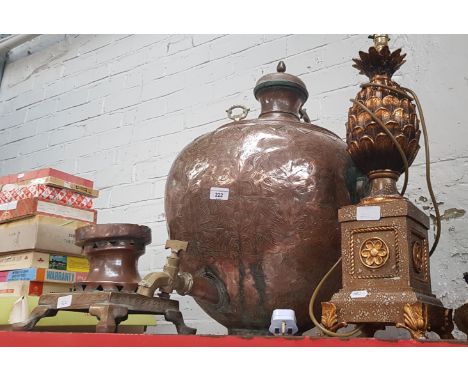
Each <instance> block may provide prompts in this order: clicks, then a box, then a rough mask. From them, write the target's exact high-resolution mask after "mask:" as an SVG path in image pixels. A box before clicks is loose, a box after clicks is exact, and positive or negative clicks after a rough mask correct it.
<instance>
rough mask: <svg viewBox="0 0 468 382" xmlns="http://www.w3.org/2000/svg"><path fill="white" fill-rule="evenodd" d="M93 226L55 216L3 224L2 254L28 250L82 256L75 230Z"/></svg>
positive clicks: (0, 228) (0, 229) (1, 232)
mask: <svg viewBox="0 0 468 382" xmlns="http://www.w3.org/2000/svg"><path fill="white" fill-rule="evenodd" d="M88 224H89V223H85V222H81V221H76V220H70V219H65V218H59V217H53V216H41V215H37V216H33V217H30V218H27V219H21V220H17V221H13V222H9V223H3V224H1V225H0V253H3V254H5V253H12V252H19V251H27V250H36V251H42V252H52V253H58V254H67V255H78V256H79V255H81V247H78V246H76V245H75V230H76V229H77V228H79V227H83V226H86V225H88Z"/></svg>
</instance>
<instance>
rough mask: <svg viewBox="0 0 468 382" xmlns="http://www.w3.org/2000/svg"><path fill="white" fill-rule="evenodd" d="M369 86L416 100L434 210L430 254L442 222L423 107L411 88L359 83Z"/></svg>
mask: <svg viewBox="0 0 468 382" xmlns="http://www.w3.org/2000/svg"><path fill="white" fill-rule="evenodd" d="M370 86H375V87H381V88H385V89H388V90H391V91H393V92H395V93H399V94H402V95H404V96H405V97H407V98H409V99H410V100H414V101H415V102H416V106H417V108H418V113H419V119H420V120H421V127H422V132H423V138H424V156H425V159H426V184H427V190H428V191H429V195H430V197H431V203H432V206H433V207H434V212H435V224H436V235H435V238H434V243H433V244H432V247H431V250H430V251H429V256H432V254H433V253H434V252H435V250H436V248H437V245H438V244H439V240H440V234H441V230H442V224H441V219H440V210H439V204H438V203H437V199H436V197H435V194H434V190H433V188H432V182H431V160H430V151H429V136H428V134H427V127H426V120H425V119H424V113H423V109H422V106H421V102H420V101H419V98H418V96H417V95H416V93H415V92H414V91H413V90H411V89H408V88H403V87H401V88H400V89H401V90H400V89H397V88H395V87H392V86H387V85H383V84H372V83H366V84H362V85H361V87H362V88H366V87H370ZM408 93H410V94H411V96H409V95H408ZM380 122H381V121H380ZM386 133H387V132H386ZM387 134H388V133H387ZM392 136H393V135H392ZM397 148H398V146H397ZM400 154H401V153H400Z"/></svg>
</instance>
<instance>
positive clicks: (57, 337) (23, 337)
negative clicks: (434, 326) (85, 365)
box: [0, 331, 468, 347]
mask: <svg viewBox="0 0 468 382" xmlns="http://www.w3.org/2000/svg"><path fill="white" fill-rule="evenodd" d="M0 346H20V347H21V346H47V347H55V346H78V347H79V346H91V347H99V346H106V347H107V346H112V347H122V346H143V347H164V346H180V347H190V346H197V347H248V346H252V347H335V346H342V347H389V346H402V347H446V346H450V347H452V346H457V347H459V346H467V347H468V341H456V340H451V341H414V340H379V339H374V338H353V339H337V338H312V337H273V336H271V337H238V336H208V335H198V336H179V335H154V334H120V333H116V334H113V333H112V334H111V333H52V332H9V331H0Z"/></svg>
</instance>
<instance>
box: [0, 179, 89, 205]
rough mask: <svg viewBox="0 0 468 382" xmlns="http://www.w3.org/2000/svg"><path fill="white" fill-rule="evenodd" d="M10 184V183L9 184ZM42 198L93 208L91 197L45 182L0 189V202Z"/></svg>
mask: <svg viewBox="0 0 468 382" xmlns="http://www.w3.org/2000/svg"><path fill="white" fill-rule="evenodd" d="M9 186H11V185H9ZM29 198H42V199H46V200H53V201H55V202H57V203H60V204H65V205H67V206H71V207H79V208H85V209H92V208H93V198H92V197H90V196H86V195H83V194H79V193H77V192H74V191H72V190H68V189H65V188H57V187H52V186H48V185H45V184H32V185H28V186H21V185H17V186H15V187H8V188H7V187H3V188H2V190H1V191H0V203H9V202H12V201H15V200H22V199H29Z"/></svg>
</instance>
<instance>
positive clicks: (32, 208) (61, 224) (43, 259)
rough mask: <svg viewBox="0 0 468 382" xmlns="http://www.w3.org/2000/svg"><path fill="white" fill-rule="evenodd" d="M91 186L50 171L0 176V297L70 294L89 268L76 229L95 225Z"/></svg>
mask: <svg viewBox="0 0 468 382" xmlns="http://www.w3.org/2000/svg"><path fill="white" fill-rule="evenodd" d="M97 196H98V192H97V191H96V190H94V189H93V182H92V181H90V180H87V179H83V178H80V177H77V176H73V175H70V174H67V173H64V172H62V171H58V170H55V169H51V168H46V169H41V170H35V171H30V172H26V173H21V174H14V175H7V176H3V177H0V298H2V297H21V296H40V295H41V294H44V293H49V292H67V291H71V290H72V288H73V284H74V283H75V282H79V281H82V280H84V279H85V278H86V274H87V272H88V271H89V264H88V262H87V260H86V258H84V257H83V256H82V254H81V248H79V247H77V246H76V245H75V240H74V236H75V229H77V228H79V227H82V226H85V225H88V224H94V223H96V215H97V213H96V210H94V209H93V208H92V207H93V199H94V198H95V197H97Z"/></svg>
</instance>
